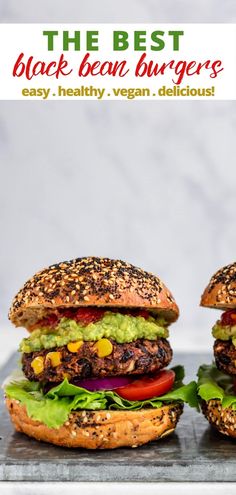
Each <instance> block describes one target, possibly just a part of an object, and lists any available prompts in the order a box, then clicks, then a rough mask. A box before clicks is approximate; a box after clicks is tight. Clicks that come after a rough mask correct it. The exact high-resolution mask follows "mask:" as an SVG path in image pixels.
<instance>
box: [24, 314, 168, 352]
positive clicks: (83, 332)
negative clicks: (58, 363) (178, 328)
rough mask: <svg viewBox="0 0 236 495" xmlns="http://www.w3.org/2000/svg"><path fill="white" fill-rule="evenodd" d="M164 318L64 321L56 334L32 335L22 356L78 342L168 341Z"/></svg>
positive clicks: (116, 316)
mask: <svg viewBox="0 0 236 495" xmlns="http://www.w3.org/2000/svg"><path fill="white" fill-rule="evenodd" d="M165 325H166V322H165V320H164V319H163V318H159V319H154V318H152V317H150V318H148V320H146V319H145V318H143V317H142V316H129V315H123V314H120V313H111V312H106V313H105V315H104V317H103V318H102V319H101V320H99V321H97V322H96V323H90V324H89V325H87V326H82V325H80V324H79V323H77V322H76V321H75V320H70V319H68V318H62V319H61V320H60V322H59V324H58V325H57V327H56V328H54V329H53V330H52V329H51V328H39V329H36V330H34V331H33V332H32V334H31V335H30V337H28V338H27V339H23V340H22V342H21V344H20V351H21V352H33V351H40V350H41V349H51V348H52V347H60V346H64V345H66V344H68V343H69V342H75V341H77V340H90V341H91V340H92V341H94V340H99V339H102V338H104V337H106V338H111V339H113V340H115V341H116V342H118V344H124V343H125V342H132V341H134V340H137V339H148V340H155V339H157V338H158V337H165V338H166V337H168V336H169V332H168V329H167V328H166V327H165Z"/></svg>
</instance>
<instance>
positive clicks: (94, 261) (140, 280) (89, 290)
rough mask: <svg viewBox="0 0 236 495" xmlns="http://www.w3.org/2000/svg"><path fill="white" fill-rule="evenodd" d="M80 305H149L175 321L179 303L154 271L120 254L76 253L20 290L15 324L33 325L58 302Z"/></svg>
mask: <svg viewBox="0 0 236 495" xmlns="http://www.w3.org/2000/svg"><path fill="white" fill-rule="evenodd" d="M80 306H103V307H116V308H118V307H130V308H145V309H147V310H151V311H153V312H158V313H160V314H163V316H165V318H166V320H167V321H169V322H173V321H175V320H176V319H177V318H178V315H179V309H178V306H177V305H176V302H175V300H174V298H173V296H172V295H171V293H170V291H169V290H168V289H167V288H166V287H165V285H164V284H163V283H162V282H161V280H160V279H159V278H158V277H156V276H155V275H153V274H152V273H148V272H145V271H144V270H141V269H140V268H136V267H135V266H133V265H131V264H129V263H125V262H124V261H120V260H111V259H109V258H95V257H89V258H77V259H74V260H70V261H64V262H62V263H59V264H57V265H51V266H49V267H48V268H46V269H44V270H42V271H40V272H38V273H36V274H35V275H34V276H33V277H32V278H31V279H30V280H28V281H27V282H26V283H25V285H24V287H23V288H22V289H21V290H20V291H19V292H18V293H17V295H16V297H15V299H14V301H13V303H12V306H11V308H10V312H9V318H10V320H11V321H12V323H14V324H15V325H16V326H24V327H26V328H28V326H30V325H32V324H34V323H35V322H36V321H38V320H39V319H41V318H43V317H44V315H45V314H46V313H47V312H48V311H50V310H51V311H52V310H53V309H57V308H73V307H80Z"/></svg>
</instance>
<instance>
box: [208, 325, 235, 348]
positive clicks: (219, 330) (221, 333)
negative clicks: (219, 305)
mask: <svg viewBox="0 0 236 495" xmlns="http://www.w3.org/2000/svg"><path fill="white" fill-rule="evenodd" d="M212 335H213V337H214V338H215V339H220V340H230V339H232V342H233V344H234V345H236V325H233V326H232V327H231V326H229V325H228V326H224V327H223V326H222V325H221V323H220V321H217V322H216V324H215V325H214V327H213V328H212Z"/></svg>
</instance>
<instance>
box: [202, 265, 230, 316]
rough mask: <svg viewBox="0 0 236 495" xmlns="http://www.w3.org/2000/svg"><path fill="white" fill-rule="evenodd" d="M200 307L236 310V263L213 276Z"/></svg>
mask: <svg viewBox="0 0 236 495" xmlns="http://www.w3.org/2000/svg"><path fill="white" fill-rule="evenodd" d="M200 305H201V306H206V307H208V308H216V309H223V310H224V309H230V308H236V263H232V264H231V265H227V266H224V267H223V268H221V269H220V270H218V272H216V273H215V275H213V277H212V278H211V280H210V282H209V284H208V286H207V287H206V289H205V291H204V292H203V295H202V297H201V302H200Z"/></svg>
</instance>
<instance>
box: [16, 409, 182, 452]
mask: <svg viewBox="0 0 236 495" xmlns="http://www.w3.org/2000/svg"><path fill="white" fill-rule="evenodd" d="M6 404H7V408H8V410H9V412H10V415H11V419H12V422H13V424H14V426H15V428H16V430H17V431H19V432H23V433H25V434H26V435H28V436H30V437H33V438H35V439H36V440H42V441H43V442H49V443H53V444H55V445H60V446H61V447H75V448H76V447H82V448H85V449H115V448H117V447H138V446H139V445H143V444H145V443H148V442H151V441H152V440H156V439H158V438H162V437H164V436H166V435H169V434H170V433H172V432H173V431H174V429H175V427H176V425H177V422H178V420H179V417H180V415H181V413H182V411H183V405H182V404H169V405H168V406H163V407H160V408H159V409H154V408H152V409H141V410H139V411H96V412H95V411H75V412H73V413H71V414H70V416H69V419H68V421H66V423H64V424H63V425H62V426H61V427H60V428H59V429H54V428H49V427H48V426H46V425H45V424H43V423H41V422H40V421H35V420H33V419H31V418H30V417H29V416H28V415H27V412H26V408H25V406H23V405H22V404H21V403H20V402H19V401H16V400H12V399H7V400H6Z"/></svg>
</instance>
